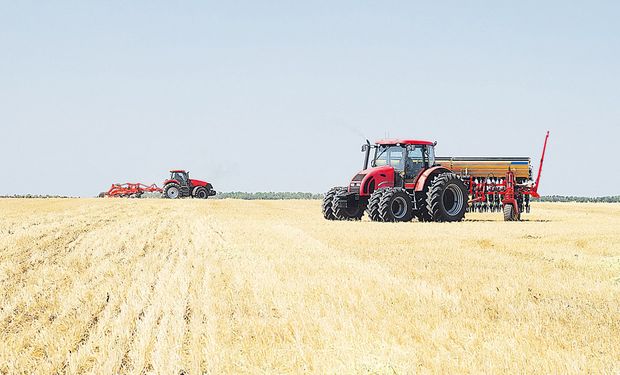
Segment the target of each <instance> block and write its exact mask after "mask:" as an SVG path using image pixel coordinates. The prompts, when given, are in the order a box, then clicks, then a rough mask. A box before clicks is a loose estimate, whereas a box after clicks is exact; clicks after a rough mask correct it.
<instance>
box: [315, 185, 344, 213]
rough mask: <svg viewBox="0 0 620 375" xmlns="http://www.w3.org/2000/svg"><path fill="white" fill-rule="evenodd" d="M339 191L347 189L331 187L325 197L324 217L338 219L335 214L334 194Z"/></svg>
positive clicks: (322, 207)
mask: <svg viewBox="0 0 620 375" xmlns="http://www.w3.org/2000/svg"><path fill="white" fill-rule="evenodd" d="M339 191H346V188H344V187H333V188H331V189H329V191H328V192H327V193H325V196H324V197H323V205H322V206H321V209H322V212H323V217H324V218H325V219H327V220H337V219H338V218H337V217H336V216H335V215H334V195H335V194H336V193H337V192H339Z"/></svg>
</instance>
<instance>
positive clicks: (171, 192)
mask: <svg viewBox="0 0 620 375" xmlns="http://www.w3.org/2000/svg"><path fill="white" fill-rule="evenodd" d="M168 196H169V197H170V198H173V199H174V198H177V197H178V196H179V189H177V188H175V187H173V188H170V189H168Z"/></svg>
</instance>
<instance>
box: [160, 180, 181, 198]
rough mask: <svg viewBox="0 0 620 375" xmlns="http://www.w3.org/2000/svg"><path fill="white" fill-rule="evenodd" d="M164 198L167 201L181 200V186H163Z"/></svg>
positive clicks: (173, 184)
mask: <svg viewBox="0 0 620 375" xmlns="http://www.w3.org/2000/svg"><path fill="white" fill-rule="evenodd" d="M164 198H168V199H177V198H181V186H179V184H175V183H174V182H172V183H169V184H167V185H166V186H164Z"/></svg>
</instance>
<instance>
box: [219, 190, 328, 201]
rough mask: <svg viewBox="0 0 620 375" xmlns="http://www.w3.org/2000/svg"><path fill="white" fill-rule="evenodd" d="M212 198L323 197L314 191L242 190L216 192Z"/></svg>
mask: <svg viewBox="0 0 620 375" xmlns="http://www.w3.org/2000/svg"><path fill="white" fill-rule="evenodd" d="M213 198H215V199H226V198H230V199H246V200H255V199H264V200H281V199H323V194H315V193H302V192H288V191H285V192H273V191H266V192H258V193H245V192H242V191H231V192H227V193H217V195H215V196H214V197H213Z"/></svg>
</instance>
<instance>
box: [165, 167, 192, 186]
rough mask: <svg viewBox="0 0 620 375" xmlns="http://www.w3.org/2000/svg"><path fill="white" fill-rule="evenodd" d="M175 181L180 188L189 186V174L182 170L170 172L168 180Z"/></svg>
mask: <svg viewBox="0 0 620 375" xmlns="http://www.w3.org/2000/svg"><path fill="white" fill-rule="evenodd" d="M169 181H177V182H178V183H179V185H181V186H188V185H189V172H188V171H184V170H180V169H179V170H172V171H170V180H169Z"/></svg>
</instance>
